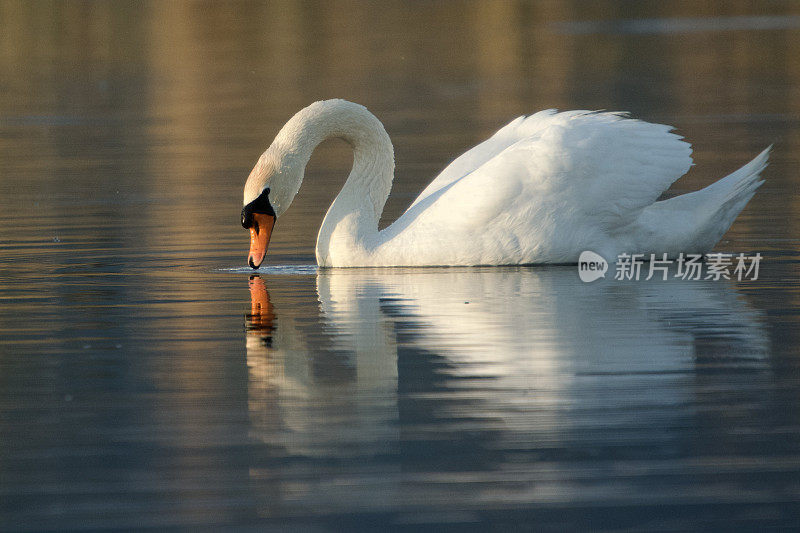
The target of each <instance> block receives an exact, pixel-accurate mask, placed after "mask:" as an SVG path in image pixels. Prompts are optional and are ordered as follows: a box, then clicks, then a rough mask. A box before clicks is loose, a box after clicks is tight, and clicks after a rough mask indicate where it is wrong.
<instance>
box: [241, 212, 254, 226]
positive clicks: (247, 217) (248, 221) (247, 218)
mask: <svg viewBox="0 0 800 533" xmlns="http://www.w3.org/2000/svg"><path fill="white" fill-rule="evenodd" d="M252 225H253V214H252V213H251V212H250V211H248V210H247V209H242V227H243V228H244V229H248V228H250V227H251V226H252Z"/></svg>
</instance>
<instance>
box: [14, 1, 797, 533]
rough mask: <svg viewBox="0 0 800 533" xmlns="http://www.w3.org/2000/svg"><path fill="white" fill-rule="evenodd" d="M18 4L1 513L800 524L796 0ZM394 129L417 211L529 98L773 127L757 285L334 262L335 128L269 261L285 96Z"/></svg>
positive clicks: (175, 522)
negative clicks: (317, 245)
mask: <svg viewBox="0 0 800 533" xmlns="http://www.w3.org/2000/svg"><path fill="white" fill-rule="evenodd" d="M756 6H760V7H757V8H752V9H750V10H748V8H747V7H746V6H745V7H741V6H738V7H737V5H731V4H730V3H727V2H720V3H716V2H703V3H702V5H701V6H694V5H693V4H691V3H685V4H669V5H667V6H666V7H665V6H664V5H663V4H662V3H660V2H658V3H648V2H597V3H591V4H590V3H587V2H542V3H527V2H511V1H508V2H499V3H491V2H429V3H423V4H415V5H414V7H413V8H409V7H408V6H407V5H405V4H403V3H393V2H386V3H381V4H376V5H374V6H372V7H369V6H364V5H359V4H351V3H333V4H331V3H328V2H318V3H317V2H289V3H285V4H284V3H270V4H259V3H234V4H227V3H184V2H152V3H151V2H145V3H141V2H135V3H124V2H116V3H110V2H98V3H92V2H70V3H67V2H54V3H48V2H0V72H2V73H3V74H2V76H0V530H9V531H16V530H41V529H48V530H52V529H110V528H123V529H128V528H148V527H151V528H157V529H163V528H165V527H168V526H175V527H182V528H197V527H198V526H212V527H216V528H218V527H230V528H237V529H238V528H244V527H246V526H250V527H252V528H254V529H261V528H264V527H272V528H276V529H283V528H285V529H286V530H291V531H295V530H297V529H303V528H305V529H314V530H327V529H384V528H387V527H388V528H394V529H407V530H418V529H440V528H444V529H448V528H450V529H455V530H465V529H468V530H469V529H475V530H481V531H483V530H487V529H495V530H506V529H509V528H517V529H533V528H535V529H542V530H565V529H573V530H585V529H603V530H643V529H646V530H685V529H720V530H729V529H767V528H778V529H790V528H793V527H796V526H797V524H798V520H800V348H799V347H798V346H799V344H798V341H799V340H800V335H798V328H799V327H800V316H799V315H798V308H799V304H800V276H799V275H798V266H800V252H798V246H799V245H800V227H799V225H798V224H799V223H798V211H800V203H799V202H798V199H797V198H798V197H797V194H796V190H797V186H798V183H799V182H798V179H800V178H798V166H799V165H798V163H800V161H799V160H798V156H797V154H799V153H800V62H798V59H797V58H798V57H800V9H798V8H797V5H796V4H794V3H791V2H780V1H778V2H770V3H763V4H756ZM329 97H342V98H347V99H350V100H354V101H358V102H361V103H363V104H365V105H367V106H368V107H369V108H370V109H371V110H372V111H373V112H375V113H376V114H377V115H378V117H379V118H381V119H382V120H383V121H384V123H385V125H386V128H387V130H388V132H389V134H390V135H391V136H392V138H393V140H394V142H395V150H396V157H397V165H398V171H397V180H396V183H395V188H394V190H393V193H392V196H391V198H390V199H389V203H388V205H387V211H386V214H385V217H384V221H385V222H386V221H390V220H392V219H393V218H394V217H395V216H397V214H399V213H400V212H401V211H402V210H403V209H404V208H405V207H406V206H407V205H408V204H409V203H410V202H411V200H412V199H413V198H414V196H415V195H416V193H418V192H419V191H420V190H421V189H422V188H423V187H424V185H425V184H426V183H427V181H428V180H429V179H431V177H432V176H434V175H435V174H436V173H437V171H438V170H440V169H441V168H443V167H444V165H445V164H446V163H447V162H449V161H450V160H451V159H452V158H453V157H454V156H456V155H458V154H459V153H461V152H462V151H464V150H465V149H466V148H468V147H469V146H471V145H473V144H475V143H476V142H478V141H480V140H481V139H482V138H484V137H485V136H487V135H488V134H490V133H491V132H492V131H494V130H495V129H497V128H498V127H499V126H500V125H502V124H504V123H505V122H507V121H508V120H510V119H511V118H513V117H515V116H517V115H519V114H523V113H529V112H532V111H534V110H538V109H543V108H549V107H558V108H562V109H567V108H587V109H623V110H628V111H631V112H632V113H633V114H634V115H635V116H637V117H640V118H644V119H646V120H652V121H660V122H665V123H669V124H674V125H675V126H676V127H677V128H678V131H679V133H680V134H682V135H684V136H685V137H686V138H687V139H688V140H689V141H691V142H692V143H693V145H694V147H695V152H694V157H695V162H696V167H695V168H694V169H693V170H692V171H691V172H690V174H689V176H687V178H685V179H683V180H681V181H680V182H679V183H677V184H676V185H675V187H674V191H675V192H684V191H688V190H693V189H696V188H699V187H701V186H703V185H705V184H708V183H710V181H711V180H712V179H714V178H717V177H721V176H722V175H724V174H726V173H728V172H730V171H732V170H734V169H735V168H737V167H738V166H740V165H741V164H743V163H744V162H746V161H747V160H749V159H750V158H751V157H752V156H754V155H755V154H756V153H758V152H759V151H760V150H761V149H763V148H764V147H765V146H767V145H769V144H771V143H774V144H775V150H774V155H773V158H772V163H771V166H770V167H769V169H767V171H766V172H765V174H764V177H765V178H766V180H767V182H766V184H765V185H764V186H763V187H762V188H761V189H760V190H759V192H758V194H757V195H756V197H755V198H754V199H753V200H752V201H751V203H750V204H749V205H748V207H747V208H746V210H745V211H744V212H743V213H742V215H741V216H740V217H739V219H738V220H737V222H736V223H735V225H734V227H733V228H732V229H731V231H730V232H729V233H728V234H727V235H726V236H725V237H724V239H723V241H722V242H721V243H720V244H719V246H718V250H721V251H729V252H735V253H739V252H744V253H747V254H753V253H756V252H759V253H761V254H762V256H763V259H762V263H761V269H760V274H759V278H758V279H757V280H745V281H736V280H731V281H725V280H722V281H681V280H675V279H672V280H669V281H657V280H651V281H643V280H641V281H638V282H635V281H629V282H617V281H613V280H601V281H598V282H595V283H592V284H584V283H582V282H581V281H580V280H579V279H578V276H577V271H576V269H575V268H574V267H540V268H485V269H484V268H481V269H421V270H408V269H388V270H356V271H344V272H340V271H322V272H317V271H316V269H315V268H314V267H313V262H314V257H313V245H314V239H315V236H316V229H317V227H318V225H319V223H320V222H321V220H322V216H323V214H324V211H325V209H326V207H327V205H328V203H329V202H330V201H331V200H332V199H333V197H334V196H335V195H336V193H337V191H338V187H340V186H341V184H342V183H343V181H344V177H345V175H346V173H347V171H348V166H349V165H350V163H351V158H350V154H349V153H348V151H347V147H346V146H345V145H344V144H343V143H337V142H331V143H328V144H325V145H323V146H322V147H320V149H319V150H318V152H317V153H316V154H315V156H314V158H313V159H312V162H311V164H310V166H309V169H308V173H307V180H306V182H305V186H304V189H303V190H302V191H301V193H300V195H299V196H298V198H297V200H296V201H295V204H294V205H293V206H292V208H291V210H290V211H289V212H288V213H287V214H286V215H285V216H284V217H282V218H281V221H280V222H279V224H278V226H277V227H276V232H275V234H274V237H273V244H272V246H271V249H270V255H269V256H268V260H267V263H268V264H267V267H266V268H262V270H261V271H260V272H259V273H258V274H257V275H255V276H251V272H249V271H248V269H244V268H242V267H244V266H245V260H246V254H247V241H248V236H247V233H246V232H245V231H244V230H242V228H241V227H240V226H239V224H238V217H239V210H240V209H241V188H242V185H243V183H244V180H245V178H246V176H247V173H248V172H249V170H250V168H251V166H252V164H253V162H254V161H255V160H256V158H257V157H258V155H259V154H260V153H261V151H262V150H263V149H264V148H265V147H266V146H267V144H268V143H269V142H270V140H271V138H272V136H273V135H274V134H275V133H276V131H277V129H278V128H279V127H280V126H281V125H282V123H283V122H284V121H285V120H286V119H287V118H288V117H289V116H291V114H292V113H293V112H294V111H296V110H298V109H299V108H301V107H303V106H305V105H307V104H308V103H310V102H312V101H314V100H317V99H321V98H329Z"/></svg>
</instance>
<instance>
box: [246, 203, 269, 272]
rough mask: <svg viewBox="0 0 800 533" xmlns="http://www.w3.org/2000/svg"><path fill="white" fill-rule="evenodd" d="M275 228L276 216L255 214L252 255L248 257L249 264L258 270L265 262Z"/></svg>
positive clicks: (251, 244) (251, 228) (251, 230)
mask: <svg viewBox="0 0 800 533" xmlns="http://www.w3.org/2000/svg"><path fill="white" fill-rule="evenodd" d="M274 226H275V216H274V215H267V214H265V213H254V214H253V225H252V226H250V255H249V256H248V257H247V262H248V263H250V266H251V267H252V268H258V267H259V266H261V262H262V261H264V256H265V255H267V247H268V246H269V239H270V237H272V228H273V227H274Z"/></svg>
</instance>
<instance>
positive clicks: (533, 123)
mask: <svg viewBox="0 0 800 533" xmlns="http://www.w3.org/2000/svg"><path fill="white" fill-rule="evenodd" d="M555 114H556V110H555V109H547V110H545V111H539V112H538V113H535V114H533V115H530V116H527V117H525V116H522V117H517V118H515V119H514V120H512V121H511V122H509V123H508V124H506V125H505V126H503V127H502V128H500V129H499V130H498V131H497V132H496V133H495V134H494V135H492V136H491V137H489V138H488V139H486V140H485V141H483V142H482V143H480V144H479V145H477V146H475V147H473V148H471V149H470V150H468V151H466V152H464V153H463V154H462V155H460V156H459V157H457V158H456V159H455V160H453V161H452V162H451V163H450V164H449V165H447V167H445V169H444V170H443V171H442V172H441V173H440V174H439V175H438V176H436V178H435V179H434V180H433V181H432V182H431V183H430V184H429V185H428V186H427V187H426V188H425V189H424V190H423V191H422V192H421V193H420V195H419V196H418V197H417V199H416V200H414V202H413V203H412V204H411V206H412V207H413V206H414V205H416V204H418V203H419V202H421V201H422V200H424V199H425V198H427V197H429V196H431V195H432V194H434V193H436V192H437V191H440V190H441V189H443V188H445V187H447V186H448V185H450V184H452V183H453V182H455V181H458V180H459V179H461V178H463V177H464V176H466V175H468V174H469V173H471V172H472V171H473V170H475V169H477V168H479V167H480V166H481V165H483V164H484V163H486V162H487V161H489V160H490V159H492V158H493V157H495V156H496V155H498V154H500V153H501V152H503V150H505V149H506V148H508V147H509V146H511V145H513V144H514V143H516V142H518V141H520V140H522V139H525V138H528V137H531V136H533V135H536V134H537V133H538V132H539V131H541V130H542V129H544V128H547V127H548V126H549V125H550V118H551V117H552V116H553V115H555Z"/></svg>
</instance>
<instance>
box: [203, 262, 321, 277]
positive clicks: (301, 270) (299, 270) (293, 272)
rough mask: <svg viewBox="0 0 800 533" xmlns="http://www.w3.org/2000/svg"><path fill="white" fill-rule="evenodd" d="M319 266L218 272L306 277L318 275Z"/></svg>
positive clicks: (241, 269)
mask: <svg viewBox="0 0 800 533" xmlns="http://www.w3.org/2000/svg"><path fill="white" fill-rule="evenodd" d="M318 269H319V268H318V267H317V265H267V266H262V267H260V268H257V269H252V268H250V267H249V266H247V267H235V268H220V269H218V272H233V273H235V274H277V275H284V276H306V275H311V274H316V273H317V270H318Z"/></svg>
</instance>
